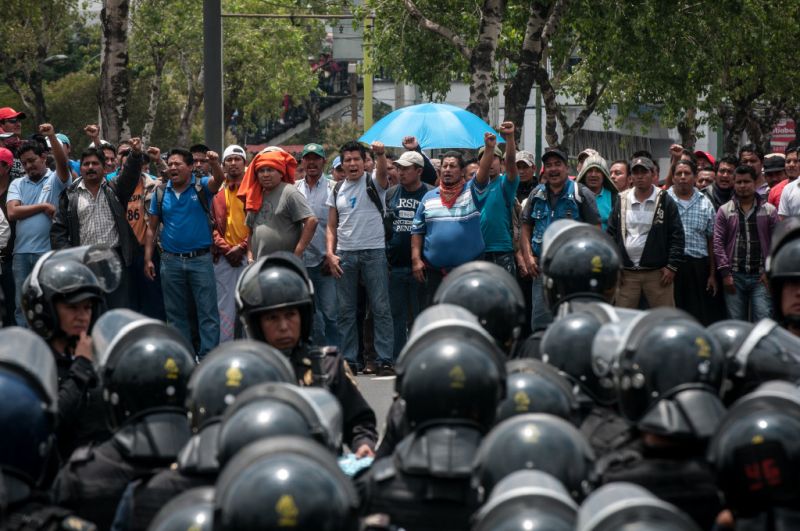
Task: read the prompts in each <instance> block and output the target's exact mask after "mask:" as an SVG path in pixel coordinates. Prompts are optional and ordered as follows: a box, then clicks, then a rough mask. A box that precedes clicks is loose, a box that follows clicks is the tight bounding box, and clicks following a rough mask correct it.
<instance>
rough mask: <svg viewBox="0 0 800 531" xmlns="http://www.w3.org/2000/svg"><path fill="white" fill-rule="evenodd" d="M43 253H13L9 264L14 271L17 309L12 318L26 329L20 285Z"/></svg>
mask: <svg viewBox="0 0 800 531" xmlns="http://www.w3.org/2000/svg"><path fill="white" fill-rule="evenodd" d="M42 255H44V253H15V254H14V258H13V260H12V263H11V269H12V271H14V289H15V290H16V301H17V309H16V311H15V312H14V318H15V319H16V320H17V326H23V327H25V328H28V322H27V321H26V320H25V316H24V315H23V314H22V302H21V301H22V284H23V283H24V282H25V279H26V278H28V275H30V274H31V271H33V266H35V265H36V261H37V260H39V258H41V257H42Z"/></svg>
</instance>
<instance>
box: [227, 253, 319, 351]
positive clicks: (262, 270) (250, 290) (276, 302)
mask: <svg viewBox="0 0 800 531" xmlns="http://www.w3.org/2000/svg"><path fill="white" fill-rule="evenodd" d="M293 307H296V308H297V309H298V311H299V312H300V322H301V323H302V324H301V331H300V340H301V341H303V342H306V343H307V342H308V341H309V340H310V339H311V329H312V325H313V324H314V285H313V284H312V282H311V279H310V278H309V277H308V272H307V271H306V268H305V266H304V265H303V262H302V260H300V259H299V258H297V257H296V256H295V255H293V254H292V253H287V252H283V251H279V252H276V253H272V254H269V255H267V256H264V257H262V258H259V259H258V260H256V261H255V262H253V263H252V264H250V265H249V266H247V267H246V268H245V270H244V271H243V272H242V274H241V276H240V277H239V281H238V282H237V283H236V311H237V313H238V314H239V319H241V321H242V324H243V325H244V329H245V332H246V333H247V337H250V338H253V339H257V340H259V341H264V334H263V333H262V332H261V323H260V322H259V318H260V315H261V314H262V313H263V312H266V311H268V310H277V309H280V308H293Z"/></svg>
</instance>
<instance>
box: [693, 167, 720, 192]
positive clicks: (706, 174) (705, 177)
mask: <svg viewBox="0 0 800 531" xmlns="http://www.w3.org/2000/svg"><path fill="white" fill-rule="evenodd" d="M714 177H715V174H714V169H713V168H709V167H708V166H706V167H705V168H704V169H702V170H697V181H696V183H695V184H696V186H697V189H698V190H700V191H703V190H704V189H705V188H706V187H708V186H711V183H713V182H714Z"/></svg>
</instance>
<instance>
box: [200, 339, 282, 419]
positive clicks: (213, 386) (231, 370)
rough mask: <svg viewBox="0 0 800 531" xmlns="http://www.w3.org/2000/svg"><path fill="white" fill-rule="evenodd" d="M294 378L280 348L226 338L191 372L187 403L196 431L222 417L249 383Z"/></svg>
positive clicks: (257, 342) (250, 384)
mask: <svg viewBox="0 0 800 531" xmlns="http://www.w3.org/2000/svg"><path fill="white" fill-rule="evenodd" d="M294 381H295V376H294V369H293V368H292V365H291V363H290V362H289V360H288V358H287V357H286V356H284V355H283V354H282V353H281V352H280V351H279V350H276V349H274V348H273V347H271V346H269V345H267V344H266V343H262V342H259V341H252V340H239V341H227V342H225V343H222V344H221V345H219V346H218V347H217V348H215V349H214V350H212V351H211V352H210V353H209V354H208V356H206V357H205V358H203V361H202V362H201V363H200V365H198V366H197V368H196V369H195V370H194V372H192V376H191V378H189V383H188V386H187V392H188V394H189V398H188V400H187V401H186V407H187V409H188V410H189V417H190V419H191V420H192V430H193V431H195V432H197V431H199V430H200V429H202V427H203V426H204V424H205V423H206V422H208V421H212V420H219V417H220V416H221V415H222V414H223V413H224V412H225V408H226V407H228V406H229V405H230V404H232V403H233V401H234V399H235V398H236V396H237V395H238V394H239V393H241V392H242V391H244V390H245V389H247V388H248V387H250V386H252V385H255V384H258V383H262V382H285V383H293V382H294Z"/></svg>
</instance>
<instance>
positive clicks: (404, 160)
mask: <svg viewBox="0 0 800 531" xmlns="http://www.w3.org/2000/svg"><path fill="white" fill-rule="evenodd" d="M394 163H395V164H399V165H400V166H411V165H412V164H414V165H417V166H419V167H420V168H422V167H423V166H425V161H424V160H423V158H422V155H420V154H419V153H417V152H416V151H406V152H405V153H403V154H402V155H400V158H398V159H397V160H396V161H394Z"/></svg>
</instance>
